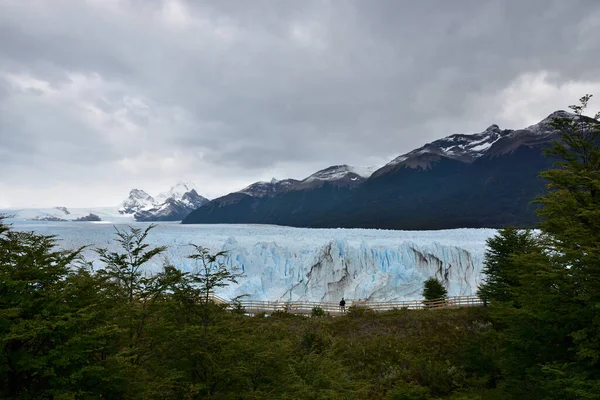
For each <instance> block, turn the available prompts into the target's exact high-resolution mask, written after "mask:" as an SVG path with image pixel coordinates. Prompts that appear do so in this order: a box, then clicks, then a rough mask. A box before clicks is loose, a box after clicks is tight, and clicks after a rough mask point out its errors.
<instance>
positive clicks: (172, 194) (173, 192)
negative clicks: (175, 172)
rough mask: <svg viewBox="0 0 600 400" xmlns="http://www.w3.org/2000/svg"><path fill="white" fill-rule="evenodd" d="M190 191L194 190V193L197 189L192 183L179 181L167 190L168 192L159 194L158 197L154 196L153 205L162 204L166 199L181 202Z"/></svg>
mask: <svg viewBox="0 0 600 400" xmlns="http://www.w3.org/2000/svg"><path fill="white" fill-rule="evenodd" d="M192 190H195V191H196V193H197V191H198V189H197V188H196V186H195V185H194V184H193V183H192V182H183V181H179V182H177V183H176V184H175V185H174V186H172V187H171V189H169V190H168V191H166V192H162V193H159V194H158V195H156V196H155V197H154V204H155V205H156V204H162V203H164V202H165V201H166V200H167V199H176V200H181V199H182V198H183V196H184V195H185V194H186V193H188V192H190V191H192Z"/></svg>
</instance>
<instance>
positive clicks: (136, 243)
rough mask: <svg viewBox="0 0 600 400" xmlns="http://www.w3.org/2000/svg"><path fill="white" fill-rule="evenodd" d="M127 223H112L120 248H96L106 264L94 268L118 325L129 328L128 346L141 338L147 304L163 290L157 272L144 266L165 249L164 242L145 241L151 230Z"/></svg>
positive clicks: (146, 315)
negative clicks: (125, 226)
mask: <svg viewBox="0 0 600 400" xmlns="http://www.w3.org/2000/svg"><path fill="white" fill-rule="evenodd" d="M155 226H156V225H149V226H148V227H147V228H146V229H144V230H142V229H140V228H133V227H129V230H119V229H118V228H116V227H115V230H116V236H117V239H116V241H117V243H118V244H119V245H120V246H121V249H122V252H111V251H108V249H106V248H98V249H96V252H97V253H98V255H99V257H100V261H101V262H103V263H104V264H105V266H104V268H103V269H100V270H99V271H98V272H97V275H98V276H99V277H101V278H102V279H103V280H104V282H105V285H106V287H107V293H106V295H107V300H111V301H112V302H113V305H114V310H115V311H116V314H115V315H116V316H117V318H118V319H120V320H121V322H120V325H121V326H122V327H123V328H124V329H126V331H127V332H128V343H127V345H128V346H129V347H130V348H133V347H135V345H136V343H139V342H141V341H143V333H144V332H143V331H144V328H145V326H146V322H147V318H148V317H149V306H150V304H151V303H152V302H153V301H154V300H155V299H156V298H157V297H158V296H160V295H161V294H162V292H163V291H164V287H163V285H162V281H161V279H160V278H161V276H160V275H152V274H150V273H149V272H148V271H144V269H143V267H144V266H145V265H146V263H147V262H148V261H150V260H152V259H153V258H154V257H156V256H158V255H160V254H161V253H163V252H164V251H165V250H166V247H165V246H158V247H151V246H150V245H149V244H148V243H146V239H147V237H148V234H149V233H150V231H151V230H152V229H153V228H155Z"/></svg>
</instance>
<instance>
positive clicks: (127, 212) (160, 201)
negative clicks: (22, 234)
mask: <svg viewBox="0 0 600 400" xmlns="http://www.w3.org/2000/svg"><path fill="white" fill-rule="evenodd" d="M208 202H209V200H208V199H207V198H206V197H203V196H201V195H199V194H198V192H197V191H196V189H195V188H194V185H193V184H192V183H190V182H178V183H177V184H176V185H174V186H173V187H172V188H171V189H170V190H169V191H167V192H163V193H161V194H159V195H158V196H156V197H152V196H151V195H150V194H148V192H146V191H144V190H140V189H132V190H131V191H130V192H129V196H127V198H126V199H125V200H124V201H123V202H122V203H121V204H120V205H119V206H118V207H93V208H69V209H67V208H66V207H54V208H24V209H16V208H13V209H6V210H0V215H1V214H5V215H8V216H11V217H13V218H14V219H17V220H30V221H88V222H90V221H93V222H98V221H103V222H127V221H132V220H134V219H135V220H136V221H180V220H182V219H184V218H185V217H187V215H188V214H189V213H190V212H191V211H193V210H195V209H197V208H199V207H201V206H203V205H204V204H206V203H208Z"/></svg>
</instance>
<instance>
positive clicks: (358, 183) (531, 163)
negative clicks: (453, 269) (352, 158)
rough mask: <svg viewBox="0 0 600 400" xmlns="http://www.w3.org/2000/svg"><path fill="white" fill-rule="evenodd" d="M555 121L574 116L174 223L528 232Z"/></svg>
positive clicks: (209, 207) (434, 146) (212, 205)
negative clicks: (511, 227) (522, 228)
mask: <svg viewBox="0 0 600 400" xmlns="http://www.w3.org/2000/svg"><path fill="white" fill-rule="evenodd" d="M555 117H562V118H575V115H574V114H571V113H568V112H566V111H562V110H559V111H556V112H553V113H552V114H550V115H549V116H548V117H546V118H544V119H542V120H541V121H540V122H538V123H537V124H534V125H531V126H528V127H526V128H523V129H501V128H500V127H499V126H498V125H496V124H492V125H490V126H489V127H488V128H487V129H485V130H484V131H482V132H479V133H475V134H452V135H449V136H447V137H444V138H441V139H438V140H435V141H433V142H431V143H426V144H425V145H423V146H421V147H419V148H417V149H415V150H412V151H410V152H408V153H405V154H402V155H400V156H398V157H396V158H395V159H394V160H392V161H390V162H389V163H388V164H386V165H384V166H383V167H381V168H379V169H378V170H376V171H374V172H373V173H372V175H370V176H368V177H367V178H363V177H360V176H358V175H356V176H354V175H351V174H352V172H351V171H350V168H349V167H347V166H332V167H329V168H325V169H323V170H321V171H318V172H317V173H315V174H313V175H317V176H319V175H322V176H332V177H335V178H334V179H330V180H317V179H313V180H314V181H318V182H319V184H318V185H316V186H311V185H306V186H303V183H304V184H305V183H306V182H305V181H306V179H308V178H310V177H308V178H305V179H304V180H302V181H296V182H297V183H295V184H293V185H290V187H288V188H286V189H285V190H279V191H277V190H274V191H273V193H272V194H271V195H270V196H262V197H256V196H247V197H244V196H243V195H242V194H243V193H241V194H240V193H239V192H238V194H237V195H236V194H234V193H235V192H234V193H230V194H229V195H226V196H222V197H220V198H217V199H215V200H213V201H211V202H209V203H207V204H205V205H204V206H202V207H200V208H199V209H197V210H195V211H193V212H191V213H190V215H189V216H188V217H187V218H186V219H184V220H183V221H182V222H183V223H186V224H187V223H265V224H280V225H290V226H305V227H323V228H325V227H327V228H334V227H345V228H348V227H361V228H363V227H364V228H388V229H445V228H458V227H490V228H496V227H502V226H504V225H507V224H511V225H517V226H533V225H534V224H535V223H536V221H537V217H536V215H535V208H536V207H535V206H532V205H531V204H530V202H531V201H532V200H533V199H534V198H535V197H536V196H538V195H539V194H541V193H543V191H544V190H545V183H544V181H543V180H542V179H541V178H539V176H538V174H539V172H540V171H541V170H543V169H547V168H548V167H550V166H551V164H552V161H551V160H549V159H547V158H545V157H544V156H543V154H542V151H541V150H542V148H544V147H547V146H549V145H551V143H552V142H553V141H554V140H555V139H557V138H558V133H557V132H556V130H555V129H554V128H553V127H552V126H551V122H552V120H553V118H555ZM338 172H344V174H338ZM313 175H311V176H313ZM348 177H351V178H356V180H355V181H352V180H351V179H350V180H348V179H345V178H348ZM311 181H312V180H311ZM250 186H252V185H250Z"/></svg>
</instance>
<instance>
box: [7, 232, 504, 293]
mask: <svg viewBox="0 0 600 400" xmlns="http://www.w3.org/2000/svg"><path fill="white" fill-rule="evenodd" d="M13 224H14V225H13V226H14V228H15V229H19V230H35V231H38V232H40V233H44V234H56V235H58V237H59V238H60V239H61V241H60V242H59V243H60V245H61V246H62V247H64V248H76V247H78V246H81V245H86V244H91V245H92V246H91V247H90V248H89V249H88V250H86V252H85V255H86V257H87V258H88V259H89V260H91V261H93V263H94V266H95V267H96V268H99V267H101V264H100V263H99V260H98V259H97V257H96V254H95V253H94V251H93V248H95V247H108V248H109V249H112V250H117V249H118V247H117V246H116V244H115V243H114V240H113V239H114V232H115V231H114V227H113V226H112V225H111V224H107V223H103V224H98V223H96V224H94V223H67V222H58V223H52V222H36V223H34V222H31V221H29V222H18V221H17V222H13ZM131 225H133V226H140V227H145V226H147V224H144V223H132V224H131ZM116 226H117V227H118V228H120V229H121V228H125V227H126V225H116ZM495 232H496V231H495V230H492V229H454V230H442V231H386V230H374V229H305V228H288V227H277V226H261V225H181V224H177V223H161V224H159V225H158V226H157V227H156V228H155V229H154V230H153V231H152V232H151V234H150V235H149V237H148V240H149V242H150V243H151V244H153V245H166V246H168V250H167V252H166V253H165V258H166V259H168V261H169V262H170V263H172V264H173V265H175V266H176V267H177V268H179V269H182V270H186V271H193V270H194V269H195V268H196V265H194V263H193V262H192V261H191V260H189V259H187V258H186V256H187V255H189V254H190V252H191V247H190V246H189V244H190V243H195V244H200V245H203V246H205V247H208V248H209V249H211V250H212V251H220V250H227V251H228V255H227V257H226V259H225V263H226V265H228V266H229V267H230V268H232V269H237V270H240V271H241V272H243V273H244V275H245V277H244V278H242V279H240V281H239V283H238V284H234V285H231V286H229V287H227V288H223V289H222V290H220V291H219V292H218V294H219V295H220V296H223V297H226V298H233V297H235V296H238V295H242V294H248V295H250V298H252V299H256V300H284V301H298V300H310V301H339V299H340V298H341V297H342V296H343V297H345V298H347V299H369V300H379V301H385V300H404V299H418V298H421V297H422V296H421V291H422V287H423V282H424V281H425V280H426V279H427V278H429V277H431V276H435V277H437V278H439V279H440V280H442V281H443V282H444V284H445V286H446V288H447V289H448V292H449V294H450V295H453V296H454V295H472V294H475V292H476V289H477V285H478V284H479V282H480V280H481V268H482V263H483V254H484V251H485V241H486V239H487V238H489V237H490V236H492V235H494V234H495ZM162 264H163V260H162V259H155V260H153V262H152V263H151V264H150V265H148V269H147V271H148V273H152V272H154V271H157V270H159V269H160V268H161V266H162Z"/></svg>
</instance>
